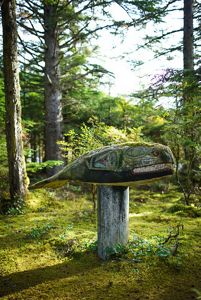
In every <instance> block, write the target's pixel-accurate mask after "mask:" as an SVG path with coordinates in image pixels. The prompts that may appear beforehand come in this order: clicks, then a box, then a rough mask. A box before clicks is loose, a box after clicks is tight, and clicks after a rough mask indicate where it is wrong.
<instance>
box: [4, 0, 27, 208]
mask: <svg viewBox="0 0 201 300" xmlns="http://www.w3.org/2000/svg"><path fill="white" fill-rule="evenodd" d="M1 10H2V24H3V65H4V81H5V99H6V140H7V152H8V165H9V184H10V197H11V201H12V204H13V205H15V204H16V200H18V199H19V198H20V199H23V198H24V196H25V194H26V183H27V176H26V168H25V160H24V155H23V143H22V127H21V103H20V84H19V72H18V59H17V25H16V3H15V0H7V1H4V2H3V4H2V7H1Z"/></svg>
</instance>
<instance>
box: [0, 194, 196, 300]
mask: <svg viewBox="0 0 201 300" xmlns="http://www.w3.org/2000/svg"><path fill="white" fill-rule="evenodd" d="M180 198H181V194H179V193H178V192H176V191H175V190H173V189H170V190H169V191H167V192H164V193H161V192H158V193H157V192H155V193H154V192H150V191H148V190H136V191H135V190H131V192H130V219H129V223H130V225H129V228H130V244H129V246H128V247H125V248H124V247H122V248H121V247H120V248H117V249H116V252H115V253H113V254H112V257H111V259H110V260H109V261H101V260H100V259H99V258H98V257H97V255H96V251H95V250H96V242H95V241H96V231H97V230H96V213H94V212H93V204H92V201H91V200H90V199H89V198H88V197H87V196H86V195H85V194H81V193H78V192H73V191H72V189H71V191H70V192H69V191H66V190H64V189H60V190H57V191H54V192H53V191H51V192H50V191H45V190H43V191H35V192H32V193H30V194H29V197H28V205H27V207H26V209H25V210H24V213H23V214H21V215H8V216H0V298H1V299H26V300H27V299H69V300H80V299H82V300H84V299H86V300H87V299H103V300H106V299H114V300H118V299H133V300H137V299H140V300H144V299H150V300H151V299H152V300H190V299H198V297H199V292H201V242H200V240H201V230H200V225H201V217H199V213H198V210H196V209H195V208H194V207H192V208H191V207H188V208H185V207H184V206H183V205H182V204H181V202H180ZM199 212H200V211H199ZM13 213H15V212H14V211H13ZM168 237H169V238H168ZM199 299H200V298H199Z"/></svg>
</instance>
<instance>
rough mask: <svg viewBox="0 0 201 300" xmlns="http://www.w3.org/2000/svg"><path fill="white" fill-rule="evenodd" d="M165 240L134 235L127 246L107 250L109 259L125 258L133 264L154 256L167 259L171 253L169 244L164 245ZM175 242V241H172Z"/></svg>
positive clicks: (119, 245)
mask: <svg viewBox="0 0 201 300" xmlns="http://www.w3.org/2000/svg"><path fill="white" fill-rule="evenodd" d="M166 240H167V238H166V237H162V236H153V237H151V238H149V239H143V238H141V237H139V236H138V235H134V236H133V239H132V240H131V241H129V243H128V244H127V245H121V244H117V245H115V246H114V247H112V248H109V247H108V248H107V249H106V250H107V256H108V257H109V258H121V257H124V258H127V259H131V260H132V261H134V262H141V261H143V260H145V259H147V257H148V256H156V257H159V258H161V259H166V258H169V257H171V256H172V255H173V253H172V241H171V244H167V243H166ZM174 241H175V239H174Z"/></svg>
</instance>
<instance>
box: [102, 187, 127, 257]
mask: <svg viewBox="0 0 201 300" xmlns="http://www.w3.org/2000/svg"><path fill="white" fill-rule="evenodd" d="M128 213H129V188H128V187H122V186H100V187H98V255H99V257H100V258H102V259H104V260H105V259H107V258H109V256H110V253H112V251H114V249H115V247H116V246H117V245H126V244H127V242H128V217H129V214H128Z"/></svg>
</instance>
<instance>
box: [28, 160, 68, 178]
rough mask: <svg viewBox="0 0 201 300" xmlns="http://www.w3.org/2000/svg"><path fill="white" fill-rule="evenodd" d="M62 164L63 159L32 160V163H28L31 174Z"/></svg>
mask: <svg viewBox="0 0 201 300" xmlns="http://www.w3.org/2000/svg"><path fill="white" fill-rule="evenodd" d="M62 164H63V161H61V160H47V161H45V162H41V163H37V162H30V163H27V173H28V174H29V175H32V174H36V173H38V172H41V171H42V170H44V169H46V168H48V169H49V168H53V167H55V166H61V165H62Z"/></svg>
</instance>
